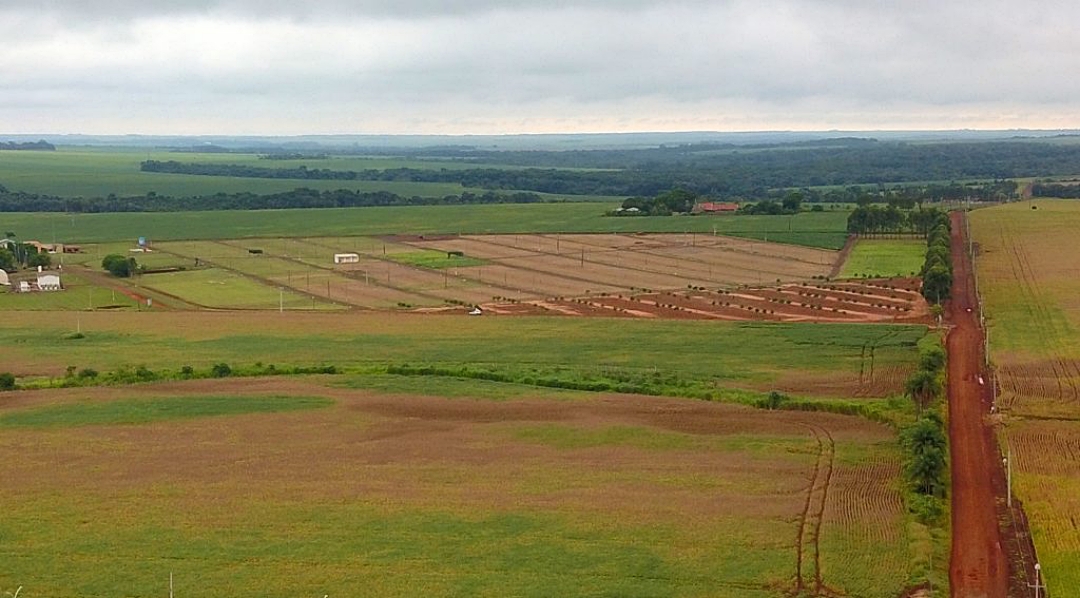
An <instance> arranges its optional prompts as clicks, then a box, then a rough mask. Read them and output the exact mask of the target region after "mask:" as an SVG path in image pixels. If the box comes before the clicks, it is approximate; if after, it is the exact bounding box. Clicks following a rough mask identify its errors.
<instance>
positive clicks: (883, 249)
mask: <svg viewBox="0 0 1080 598" xmlns="http://www.w3.org/2000/svg"><path fill="white" fill-rule="evenodd" d="M925 255H926V243H925V242H924V241H921V240H893V239H859V240H858V241H856V243H855V246H854V247H852V250H851V254H850V255H849V256H848V258H847V261H845V262H844V266H843V268H842V269H841V270H840V276H841V277H843V278H858V277H864V276H866V277H871V278H882V277H890V276H917V275H918V273H919V270H920V269H921V268H922V264H923V259H924V257H925Z"/></svg>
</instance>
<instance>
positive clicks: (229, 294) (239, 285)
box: [139, 268, 336, 309]
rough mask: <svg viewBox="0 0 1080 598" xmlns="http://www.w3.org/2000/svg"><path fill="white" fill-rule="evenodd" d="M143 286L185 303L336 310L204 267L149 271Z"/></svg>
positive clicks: (231, 273)
mask: <svg viewBox="0 0 1080 598" xmlns="http://www.w3.org/2000/svg"><path fill="white" fill-rule="evenodd" d="M139 283H140V284H141V285H142V286H145V287H149V288H151V289H155V290H157V291H160V292H162V293H166V294H168V295H174V296H177V297H180V298H182V299H183V300H184V301H186V302H188V303H194V304H196V305H200V306H203V307H210V308H221V309H274V308H281V309H301V308H305V309H310V308H312V307H314V308H316V309H335V307H336V306H335V305H334V304H332V303H327V302H325V301H312V300H311V298H310V297H307V296H305V295H301V294H299V293H295V292H293V291H289V290H281V289H275V288H273V287H271V286H268V285H265V284H263V283H261V282H258V281H255V280H251V279H249V278H245V277H244V276H241V275H239V274H236V273H234V272H230V271H228V270H221V269H218V268H206V269H202V270H189V271H186V272H169V273H165V274H151V275H147V276H143V277H141V278H140V279H139Z"/></svg>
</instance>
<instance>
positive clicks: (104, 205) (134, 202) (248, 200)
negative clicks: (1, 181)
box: [0, 187, 558, 213]
mask: <svg viewBox="0 0 1080 598" xmlns="http://www.w3.org/2000/svg"><path fill="white" fill-rule="evenodd" d="M554 201H558V200H554V199H550V198H544V197H541V196H540V195H537V194H535V193H524V192H519V193H496V192H494V191H489V192H487V193H482V194H477V193H468V192H466V193H462V194H461V195H447V196H444V197H418V196H414V197H405V196H402V195H397V194H396V193H390V192H388V191H374V192H364V191H352V190H350V189H338V190H334V191H318V190H315V189H307V188H299V189H294V190H292V191H285V192H281V193H271V194H268V195H256V194H254V193H216V194H214V195H198V196H190V197H170V196H166V195H158V194H156V193H154V192H150V193H148V194H146V195H140V196H134V197H117V196H116V195H109V196H107V197H90V198H83V197H75V198H67V197H57V196H54V195H39V194H36V193H23V192H11V191H8V190H7V189H5V188H3V187H0V212H74V213H97V212H182V211H196V210H200V211H201V210H270V209H290V208H357V207H372V206H419V205H462V204H506V203H546V202H554Z"/></svg>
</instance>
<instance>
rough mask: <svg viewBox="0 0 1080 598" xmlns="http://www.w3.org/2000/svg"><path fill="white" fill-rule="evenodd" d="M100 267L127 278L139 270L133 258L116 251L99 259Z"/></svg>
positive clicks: (114, 274)
mask: <svg viewBox="0 0 1080 598" xmlns="http://www.w3.org/2000/svg"><path fill="white" fill-rule="evenodd" d="M101 267H102V268H104V269H105V270H107V271H108V272H109V274H112V275H113V276H116V277H117V278H129V277H131V276H133V275H135V274H136V273H138V271H139V264H138V263H137V262H136V261H135V258H133V257H129V256H125V255H120V254H118V253H110V254H109V255H107V256H105V259H103V260H101Z"/></svg>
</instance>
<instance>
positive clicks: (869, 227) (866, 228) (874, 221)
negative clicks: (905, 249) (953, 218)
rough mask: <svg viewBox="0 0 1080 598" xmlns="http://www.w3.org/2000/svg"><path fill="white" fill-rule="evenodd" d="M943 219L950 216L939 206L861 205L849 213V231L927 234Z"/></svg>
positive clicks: (858, 233)
mask: <svg viewBox="0 0 1080 598" xmlns="http://www.w3.org/2000/svg"><path fill="white" fill-rule="evenodd" d="M942 220H945V221H947V220H948V217H947V216H946V215H945V212H943V211H942V210H939V209H938V208H922V207H919V209H917V210H904V209H902V208H901V207H899V204H897V203H890V204H889V205H887V206H878V205H860V206H858V207H857V208H855V209H854V210H852V211H851V213H850V214H848V221H847V231H848V232H849V233H851V234H854V235H867V234H882V233H903V232H911V233H917V234H921V235H925V234H929V232H930V230H931V229H933V227H934V226H936V225H937V224H939V223H940V222H942Z"/></svg>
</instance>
